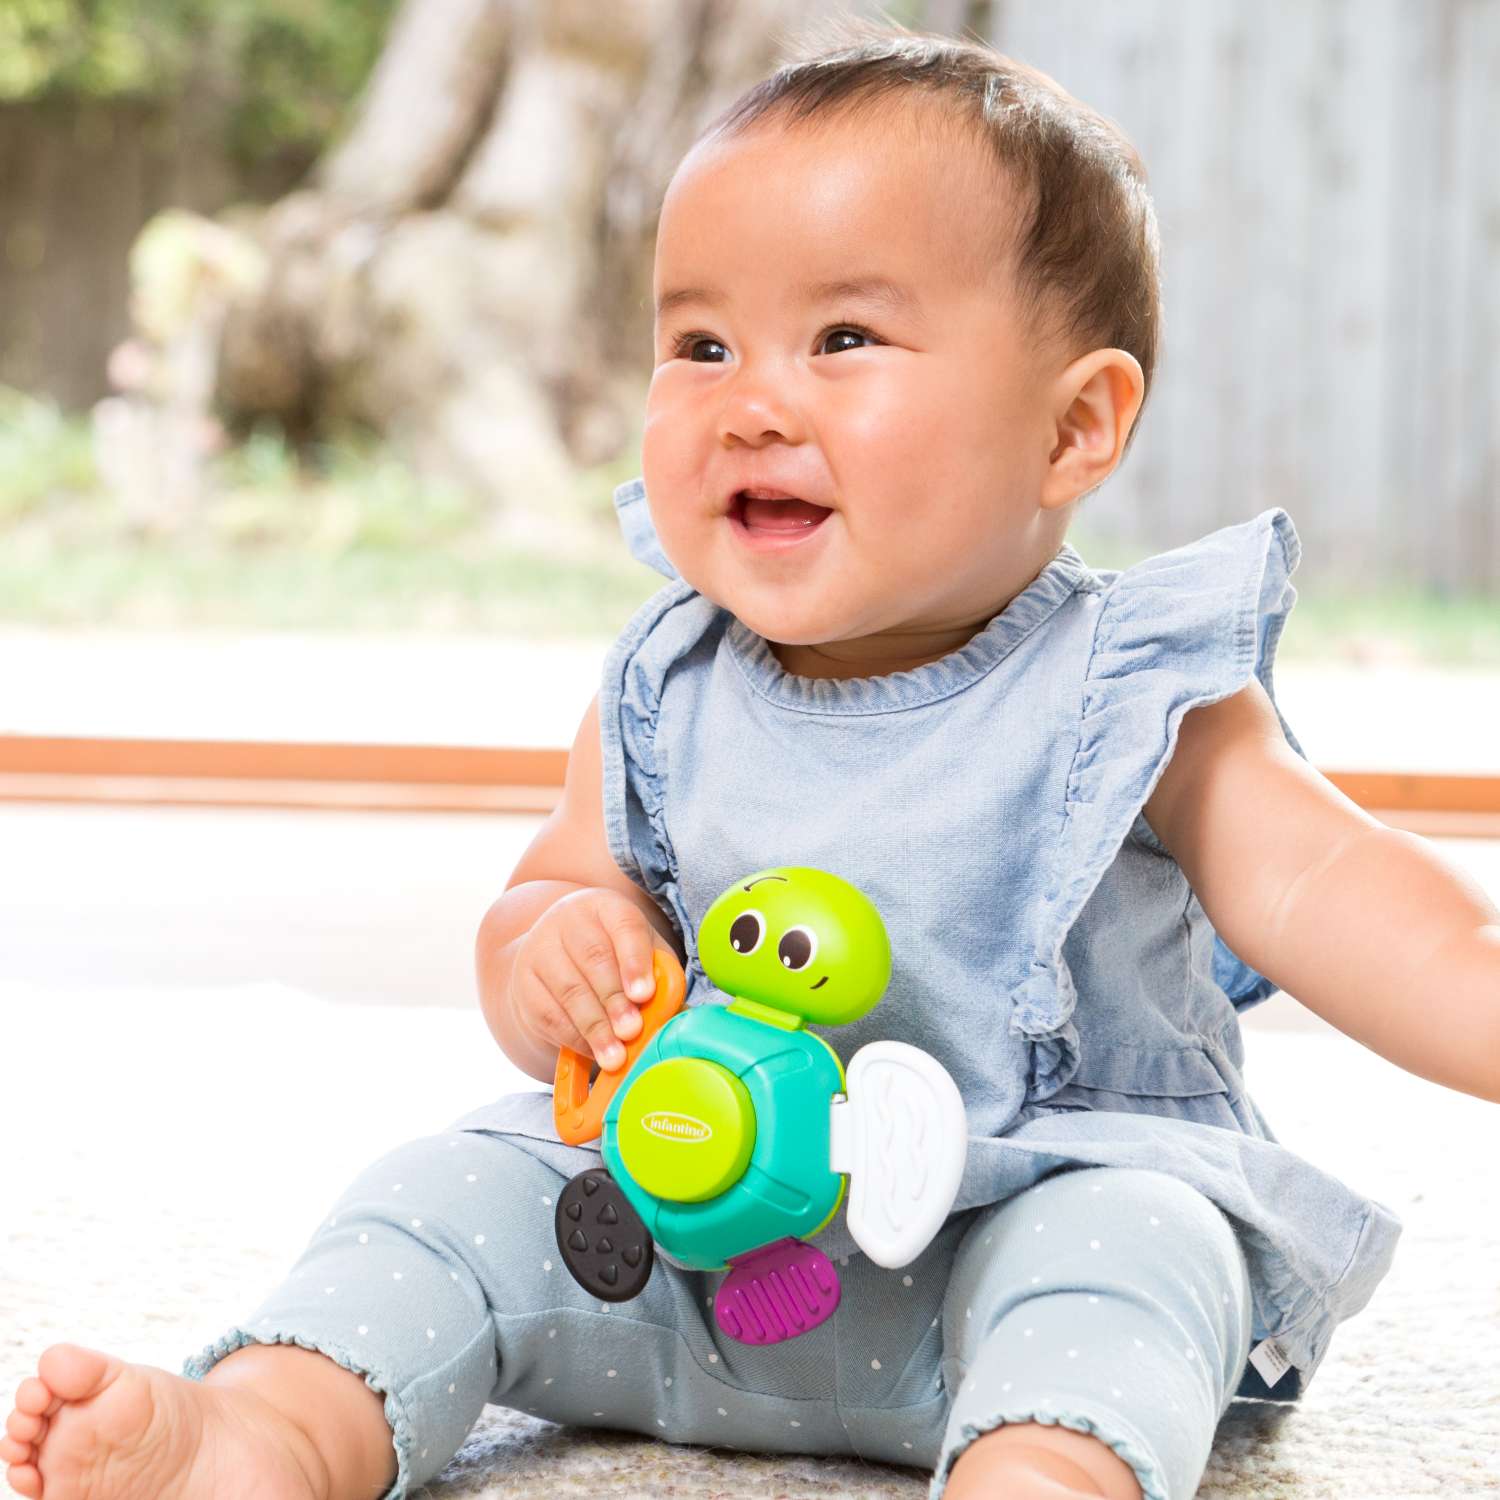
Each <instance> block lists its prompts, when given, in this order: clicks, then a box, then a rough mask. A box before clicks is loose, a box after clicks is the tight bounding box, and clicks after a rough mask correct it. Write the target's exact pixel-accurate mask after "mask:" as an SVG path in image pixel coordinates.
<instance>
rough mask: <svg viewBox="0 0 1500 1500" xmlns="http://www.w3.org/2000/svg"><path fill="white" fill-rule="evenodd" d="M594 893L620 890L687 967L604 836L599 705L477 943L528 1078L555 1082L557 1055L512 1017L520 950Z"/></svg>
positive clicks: (488, 989)
mask: <svg viewBox="0 0 1500 1500" xmlns="http://www.w3.org/2000/svg"><path fill="white" fill-rule="evenodd" d="M587 887H596V888H600V889H603V890H610V891H617V892H619V893H620V894H621V895H623V896H625V897H627V898H628V899H629V900H630V901H632V902H634V903H635V905H636V906H638V907H639V908H640V910H641V912H642V913H643V915H644V916H645V918H646V920H647V921H648V922H650V923H651V925H652V927H653V928H654V929H655V931H656V932H657V933H658V934H660V936H661V938H662V939H663V942H664V944H666V945H668V946H670V947H671V949H672V951H673V953H674V954H675V956H676V958H677V961H678V962H679V963H681V964H685V963H686V952H685V949H684V947H683V943H682V937H681V935H680V934H679V933H678V932H677V929H676V927H675V926H674V924H673V923H672V921H671V919H670V918H669V917H668V916H667V915H666V914H665V913H664V912H663V911H662V909H661V908H660V907H659V906H658V905H657V904H656V902H655V901H653V900H652V899H651V897H650V896H648V895H647V894H646V892H645V891H644V890H642V889H641V888H640V886H638V885H636V884H635V882H634V881H632V880H631V879H630V877H629V876H628V875H626V874H625V872H624V871H623V870H622V869H620V867H619V865H618V864H616V862H615V858H614V855H613V854H612V853H611V852H610V848H609V840H608V838H607V836H606V834H605V829H604V794H603V767H602V761H601V756H600V748H599V698H598V695H597V694H595V696H594V699H593V701H592V702H591V703H590V704H589V706H588V708H587V709H586V710H585V711H584V715H583V721H582V722H581V723H580V724H579V726H578V734H577V736H576V737H575V739H574V741H573V748H572V750H571V751H570V752H569V755H568V768H567V775H566V780H565V783H564V786H563V794H562V797H561V799H560V800H559V802H558V804H557V807H556V808H555V809H554V811H553V812H552V815H551V816H550V817H549V818H548V819H547V821H546V822H545V823H543V824H542V826H541V828H540V829H539V830H538V832H537V835H536V837H535V838H534V839H533V840H532V841H531V844H530V845H529V847H528V848H527V849H526V852H525V853H524V854H522V856H521V858H520V860H519V861H518V862H517V864H516V867H515V869H514V870H512V871H511V875H510V879H509V880H508V881H506V883H505V892H504V894H503V895H502V896H500V898H499V899H498V900H497V901H496V902H495V903H494V905H493V906H491V907H490V909H489V910H488V911H487V912H486V913H485V915H484V918H483V920H482V921H481V922H480V924H479V933H478V936H477V937H476V939H475V944H474V967H475V977H476V979H477V981H478V986H479V1003H480V1008H481V1009H482V1011H483V1013H484V1018H485V1021H486V1023H487V1024H488V1026H489V1028H490V1033H491V1035H492V1036H493V1037H494V1038H495V1040H496V1041H497V1042H498V1043H499V1044H500V1049H501V1051H503V1052H504V1053H505V1054H506V1056H507V1057H509V1058H510V1060H511V1061H512V1062H513V1063H515V1064H516V1066H517V1067H518V1068H520V1069H521V1071H522V1072H524V1073H527V1074H529V1075H530V1076H531V1077H532V1078H535V1079H537V1080H538V1081H540V1082H543V1083H551V1082H552V1080H553V1077H554V1074H555V1072H556V1068H557V1048H556V1047H555V1046H543V1045H538V1043H537V1042H536V1041H534V1040H532V1039H531V1038H530V1037H529V1036H527V1034H526V1032H525V1030H524V1029H523V1028H522V1027H521V1026H520V1025H519V1023H518V1018H517V1017H516V1016H515V1015H514V1014H513V1011H512V1007H511V997H510V979H511V970H512V969H513V968H514V966H515V960H516V949H517V947H518V945H519V944H520V942H521V939H522V938H524V937H525V936H526V934H527V933H528V932H530V931H531V928H532V926H533V924H534V923H536V922H537V920H538V919H539V918H540V917H541V916H542V914H543V913H544V912H545V911H547V910H548V908H549V907H551V906H552V905H553V903H554V902H557V901H560V900H561V899H562V898H563V897H564V896H568V895H571V894H572V893H573V892H574V891H578V890H583V889H585V888H587Z"/></svg>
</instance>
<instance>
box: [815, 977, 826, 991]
mask: <svg viewBox="0 0 1500 1500" xmlns="http://www.w3.org/2000/svg"><path fill="white" fill-rule="evenodd" d="M827 983H828V976H827V975H826V974H825V975H824V976H823V977H822V978H821V979H820V980H819V981H818V982H817V983H816V984H815V985H814V986H813V988H814V989H815V990H820V989H822V988H823V986H824V985H825V984H827Z"/></svg>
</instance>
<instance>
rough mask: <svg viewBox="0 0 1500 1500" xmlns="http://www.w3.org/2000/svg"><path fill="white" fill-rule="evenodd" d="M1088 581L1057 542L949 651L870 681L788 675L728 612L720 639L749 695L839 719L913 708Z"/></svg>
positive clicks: (1087, 573) (957, 683)
mask: <svg viewBox="0 0 1500 1500" xmlns="http://www.w3.org/2000/svg"><path fill="white" fill-rule="evenodd" d="M1091 576H1092V575H1091V570H1090V568H1089V566H1088V564H1087V563H1085V562H1084V560H1083V558H1082V557H1080V556H1079V554H1078V552H1077V551H1076V550H1075V549H1074V548H1073V547H1072V546H1070V545H1069V544H1068V543H1067V542H1064V543H1063V545H1062V549H1061V551H1059V552H1058V554H1057V556H1056V557H1054V558H1053V559H1052V561H1051V562H1049V563H1048V564H1047V566H1046V567H1044V568H1043V569H1042V571H1041V572H1040V573H1038V574H1037V576H1036V577H1035V578H1033V579H1032V580H1031V582H1030V583H1028V584H1027V585H1026V587H1025V588H1024V589H1022V590H1021V592H1020V593H1019V594H1017V595H1016V597H1015V598H1014V599H1012V600H1011V601H1010V603H1009V604H1007V605H1006V606H1005V608H1004V609H1002V610H1001V611H1000V613H999V614H997V615H996V616H995V617H994V618H993V619H991V620H990V622H989V623H988V624H987V625H986V626H985V627H984V629H983V630H981V631H979V632H978V633H977V634H975V635H973V636H971V637H970V638H969V640H967V641H966V642H965V643H964V644H963V645H962V646H960V647H959V648H958V649H957V650H956V651H950V652H949V653H948V654H947V655H946V656H940V657H939V658H938V659H937V660H936V661H929V662H924V663H923V664H922V665H921V666H919V667H911V668H909V669H908V670H906V671H904V672H887V673H885V674H883V675H882V676H878V677H802V676H799V675H797V674H796V673H794V672H788V671H787V670H786V668H785V667H783V666H782V665H781V663H780V662H779V661H777V660H776V656H775V653H774V652H773V651H772V650H771V645H770V642H769V641H767V640H766V638H765V637H764V636H762V635H757V634H756V633H755V632H754V631H753V630H751V629H750V627H749V626H748V625H746V624H745V623H744V621H743V620H741V619H739V618H738V617H737V616H735V615H729V623H728V625H727V627H726V629H725V632H724V641H725V644H726V645H727V646H728V648H729V651H730V654H731V655H732V656H733V658H734V661H735V664H736V665H737V666H738V667H739V669H740V670H741V671H742V672H743V673H744V675H745V677H746V679H747V680H748V681H749V683H750V685H751V686H752V687H753V688H754V689H755V691H756V692H757V693H759V694H760V695H761V696H762V697H763V698H767V699H769V700H770V701H771V702H772V703H775V704H778V705H780V706H781V707H782V708H793V709H804V710H806V711H807V712H809V713H845V714H866V713H869V714H874V713H889V712H891V711H892V710H894V709H902V708H919V707H921V706H922V705H923V704H927V703H934V702H936V701H937V700H938V699H940V698H947V697H949V696H950V695H951V694H953V693H957V692H961V691H962V690H963V689H964V688H966V687H968V686H969V685H970V684H971V683H974V682H977V681H978V680H979V679H980V678H981V677H983V676H984V675H985V673H987V672H989V671H990V670H991V669H992V668H994V667H995V666H996V665H997V664H998V663H999V662H1001V661H1003V660H1004V659H1005V657H1006V656H1008V655H1009V654H1010V653H1011V652H1012V651H1013V650H1015V648H1016V647H1017V646H1018V645H1020V643H1021V642H1022V641H1023V640H1025V639H1026V637H1027V636H1028V635H1030V634H1031V632H1032V631H1033V630H1035V629H1036V628H1037V626H1039V625H1040V624H1042V622H1043V621H1044V620H1046V619H1047V618H1048V617H1049V616H1051V615H1052V614H1053V613H1054V612H1055V611H1056V610H1057V609H1059V608H1060V607H1061V606H1062V605H1063V604H1064V603H1065V602H1066V601H1067V600H1068V599H1069V598H1070V597H1071V596H1072V595H1073V594H1074V592H1075V591H1076V590H1077V589H1078V588H1079V586H1080V585H1081V584H1083V583H1084V582H1085V580H1087V579H1089V578H1090V577H1091Z"/></svg>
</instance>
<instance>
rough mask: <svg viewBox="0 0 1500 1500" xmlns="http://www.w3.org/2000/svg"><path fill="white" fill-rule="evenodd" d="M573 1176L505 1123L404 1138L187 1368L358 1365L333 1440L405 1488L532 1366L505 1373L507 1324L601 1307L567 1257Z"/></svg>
mask: <svg viewBox="0 0 1500 1500" xmlns="http://www.w3.org/2000/svg"><path fill="white" fill-rule="evenodd" d="M563 1180H564V1179H563V1178H562V1177H561V1176H560V1175H559V1174H558V1173H556V1172H554V1171H553V1170H552V1169H551V1168H550V1167H548V1166H546V1165H545V1164H544V1163H542V1162H539V1161H537V1160H535V1159H534V1158H533V1157H531V1156H529V1155H528V1154H526V1153H525V1152H524V1151H522V1150H520V1149H519V1148H518V1147H517V1146H515V1145H513V1144H512V1143H511V1142H509V1141H507V1140H505V1139H503V1138H501V1137H498V1136H492V1135H483V1134H479V1133H475V1132H469V1131H450V1132H445V1133H443V1134H441V1135H436V1136H430V1137H425V1138H423V1139H419V1140H415V1141H409V1142H407V1143H406V1144H404V1145H402V1146H399V1147H397V1148H396V1149H395V1150H393V1151H391V1152H390V1153H388V1154H387V1155H386V1156H384V1157H382V1158H381V1159H380V1160H378V1161H376V1162H375V1163H373V1164H372V1165H371V1166H370V1167H368V1168H366V1169H365V1170H364V1171H363V1172H361V1173H360V1175H359V1176H358V1177H357V1178H355V1180H354V1182H353V1183H351V1184H350V1186H349V1187H348V1188H347V1189H346V1190H345V1192H344V1193H343V1194H342V1195H341V1196H340V1198H339V1199H338V1201H337V1202H335V1203H334V1204H333V1205H332V1207H331V1208H330V1209H329V1213H328V1217H327V1218H326V1219H325V1220H324V1221H323V1223H322V1224H321V1225H320V1226H319V1228H318V1230H317V1232H316V1233H315V1235H314V1236H313V1238H312V1240H311V1241H310V1243H309V1244H308V1246H307V1248H306V1249H305V1250H304V1251H303V1253H302V1255H301V1256H300V1258H299V1259H298V1260H297V1262H296V1264H295V1265H294V1266H293V1268H292V1270H291V1272H290V1274H289V1276H288V1277H287V1279H286V1281H284V1282H283V1283H282V1284H281V1286H279V1287H278V1288H277V1289H276V1290H275V1291H274V1292H273V1293H272V1294H271V1295H270V1296H269V1297H268V1298H266V1300H265V1301H264V1302H263V1303H262V1305H261V1306H260V1307H259V1308H257V1309H256V1310H255V1311H254V1312H253V1313H252V1314H251V1316H250V1317H249V1318H248V1319H246V1321H245V1322H244V1323H243V1324H242V1325H240V1326H237V1327H235V1328H232V1329H230V1330H229V1332H228V1333H227V1334H225V1335H224V1337H222V1338H220V1339H219V1340H218V1341H217V1342H216V1343H214V1344H213V1345H211V1346H210V1347H209V1348H207V1349H205V1350H204V1351H203V1353H202V1354H200V1355H198V1356H196V1357H194V1358H192V1359H189V1360H188V1361H187V1362H186V1363H185V1365H184V1367H183V1373H184V1374H185V1375H187V1376H188V1377H189V1378H190V1379H195V1380H202V1381H203V1382H204V1383H205V1384H206V1385H214V1384H216V1383H233V1382H238V1383H241V1384H248V1385H250V1386H253V1387H255V1388H257V1389H264V1388H266V1386H267V1385H268V1383H271V1382H274V1381H275V1380H277V1379H278V1378H280V1377H281V1376H282V1374H283V1372H292V1370H293V1367H292V1365H291V1361H290V1359H289V1358H288V1356H289V1355H290V1356H300V1363H301V1365H302V1367H303V1368H302V1370H301V1372H300V1374H301V1378H303V1379H304V1380H321V1381H322V1382H323V1383H325V1384H326V1383H328V1382H329V1381H330V1380H334V1381H337V1380H338V1379H339V1378H340V1375H342V1376H343V1388H344V1393H345V1400H344V1405H343V1407H342V1408H341V1410H342V1412H343V1415H344V1419H345V1420H343V1421H342V1422H341V1423H339V1424H338V1425H336V1426H335V1425H333V1424H330V1425H329V1427H328V1430H327V1432H326V1434H325V1436H326V1440H327V1441H328V1442H329V1443H330V1444H333V1445H335V1446H336V1447H337V1448H338V1449H339V1450H341V1451H342V1452H343V1453H344V1454H345V1457H346V1462H347V1463H348V1464H349V1465H350V1467H351V1468H362V1470H363V1472H364V1473H366V1474H368V1473H369V1472H370V1469H371V1466H372V1465H376V1464H377V1460H378V1465H377V1466H378V1467H380V1468H381V1469H383V1470H384V1471H385V1478H386V1481H387V1489H386V1493H387V1494H388V1496H389V1500H399V1497H401V1496H404V1495H405V1494H406V1493H407V1492H408V1490H412V1489H416V1488H418V1487H419V1486H421V1485H423V1484H425V1483H426V1482H427V1481H428V1480H429V1479H431V1478H432V1477H433V1476H434V1475H436V1474H437V1473H438V1472H439V1471H440V1470H441V1469H442V1468H443V1466H444V1465H445V1464H446V1463H447V1461H448V1460H449V1459H450V1458H451V1457H452V1456H453V1454H454V1453H456V1452H457V1451H458V1449H459V1447H460V1446H461V1445H462V1443H463V1441H464V1439H465V1438H466V1437H467V1436H468V1434H469V1431H470V1429H471V1428H472V1427H473V1425H474V1423H475V1422H476V1420H477V1419H478V1417H479V1415H480V1413H481V1412H482V1411H483V1409H484V1406H485V1404H486V1402H487V1401H489V1400H491V1399H495V1400H503V1399H504V1397H505V1394H506V1392H507V1389H508V1388H509V1387H510V1386H512V1385H513V1384H514V1383H515V1380H516V1379H517V1378H518V1376H519V1374H520V1371H519V1370H512V1369H509V1368H507V1370H506V1375H505V1378H502V1377H501V1374H500V1366H501V1363H502V1354H503V1351H502V1347H501V1346H502V1344H503V1343H504V1342H505V1338H504V1336H503V1335H502V1334H501V1333H500V1332H499V1331H498V1330H499V1329H501V1328H502V1327H512V1328H522V1327H527V1326H529V1325H530V1324H531V1323H533V1322H537V1321H540V1320H541V1319H542V1318H543V1316H544V1315H545V1313H546V1311H547V1309H549V1308H551V1307H554V1306H556V1305H557V1304H558V1303H560V1302H567V1301H569V1300H576V1301H577V1302H579V1303H583V1302H585V1301H587V1302H588V1303H589V1305H597V1304H594V1303H593V1301H592V1299H589V1298H588V1297H587V1294H586V1293H584V1292H583V1290H582V1289H581V1288H580V1287H578V1286H576V1285H575V1284H574V1283H573V1282H572V1281H571V1280H570V1279H569V1278H568V1276H567V1273H566V1271H565V1270H564V1269H563V1267H562V1263H561V1260H560V1258H559V1257H558V1255H557V1251H556V1245H555V1240H554V1231H553V1208H552V1204H553V1203H554V1202H555V1195H556V1193H557V1190H558V1188H559V1187H560V1186H561V1184H562V1182H563ZM307 1351H316V1354H309V1353H308V1352H307ZM340 1367H342V1369H340ZM293 1378H296V1377H295V1374H294V1376H293ZM361 1384H362V1385H363V1386H364V1387H365V1389H360V1385H361ZM315 1409H317V1410H320V1411H328V1410H330V1409H329V1408H328V1407H318V1408H315ZM377 1410H378V1411H380V1412H381V1414H382V1420H381V1421H380V1422H379V1423H375V1424H372V1417H373V1413H374V1412H375V1411H377ZM377 1440H378V1443H377ZM375 1446H378V1447H379V1449H380V1451H379V1452H378V1453H376V1452H374V1451H372V1450H373V1448H374V1447H375ZM363 1493H364V1494H365V1495H366V1496H370V1495H372V1494H378V1493H380V1491H372V1490H371V1489H369V1488H366V1489H365V1490H364V1491H363Z"/></svg>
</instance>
